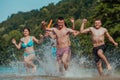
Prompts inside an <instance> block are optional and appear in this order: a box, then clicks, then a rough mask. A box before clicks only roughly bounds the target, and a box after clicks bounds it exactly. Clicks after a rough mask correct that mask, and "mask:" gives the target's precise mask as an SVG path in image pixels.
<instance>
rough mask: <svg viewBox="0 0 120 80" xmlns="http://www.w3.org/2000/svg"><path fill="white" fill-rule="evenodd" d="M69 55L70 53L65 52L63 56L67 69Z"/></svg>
mask: <svg viewBox="0 0 120 80" xmlns="http://www.w3.org/2000/svg"><path fill="white" fill-rule="evenodd" d="M68 57H69V54H68V53H64V54H63V56H62V62H63V65H64V68H65V70H67V69H68Z"/></svg>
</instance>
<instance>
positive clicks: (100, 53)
mask: <svg viewBox="0 0 120 80" xmlns="http://www.w3.org/2000/svg"><path fill="white" fill-rule="evenodd" d="M98 55H99V57H100V58H101V59H102V60H103V61H104V62H105V64H106V65H107V69H108V70H111V69H112V68H111V66H110V63H109V62H108V60H107V58H106V57H105V55H104V54H103V51H102V50H101V49H99V50H98Z"/></svg>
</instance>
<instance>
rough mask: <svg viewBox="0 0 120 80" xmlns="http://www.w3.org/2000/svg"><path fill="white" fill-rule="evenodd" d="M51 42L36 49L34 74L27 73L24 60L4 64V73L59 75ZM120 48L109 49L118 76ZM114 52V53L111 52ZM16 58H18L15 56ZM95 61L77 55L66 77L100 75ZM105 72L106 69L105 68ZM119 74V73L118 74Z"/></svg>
mask: <svg viewBox="0 0 120 80" xmlns="http://www.w3.org/2000/svg"><path fill="white" fill-rule="evenodd" d="M50 44H51V43H46V44H45V45H41V46H39V48H38V49H37V50H36V53H37V54H36V59H35V64H36V65H37V71H36V72H35V73H34V74H27V73H26V71H25V67H24V64H23V62H22V61H12V62H11V63H10V67H5V66H3V67H2V68H0V73H2V75H12V74H14V75H17V76H26V75H27V76H28V75H48V76H59V70H58V65H57V61H56V58H55V57H53V56H52V51H51V48H52V47H51V45H50ZM119 52H120V50H118V49H117V51H116V50H112V51H111V52H110V51H107V52H106V54H107V55H108V53H109V55H108V56H107V57H109V60H110V61H111V62H110V63H111V65H112V68H113V70H112V75H114V76H116V68H118V66H120V63H119V61H120V59H119V57H118V56H116V53H119ZM110 53H113V54H110ZM13 56H14V57H15V55H13ZM111 56H112V57H111ZM116 57H117V58H116ZM15 59H16V58H15ZM94 64H95V63H93V61H91V60H89V59H88V58H87V57H84V56H81V57H79V56H76V57H73V58H72V59H71V62H70V65H69V69H68V71H65V73H64V77H80V78H82V77H93V76H98V72H97V69H96V65H94ZM104 71H105V72H107V71H106V69H104ZM118 75H119V74H118Z"/></svg>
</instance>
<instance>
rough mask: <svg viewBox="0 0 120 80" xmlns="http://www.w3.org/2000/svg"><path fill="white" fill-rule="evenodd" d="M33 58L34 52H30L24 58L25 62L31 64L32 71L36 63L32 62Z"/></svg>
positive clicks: (34, 69)
mask: <svg viewBox="0 0 120 80" xmlns="http://www.w3.org/2000/svg"><path fill="white" fill-rule="evenodd" d="M34 58H35V55H34V54H31V55H29V56H28V57H26V58H25V62H26V63H27V64H28V65H30V66H32V68H33V70H32V72H35V71H36V65H34V64H33V59H34Z"/></svg>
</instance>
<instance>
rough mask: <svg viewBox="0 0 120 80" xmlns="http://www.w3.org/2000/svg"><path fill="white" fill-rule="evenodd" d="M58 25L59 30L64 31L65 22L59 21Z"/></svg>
mask: <svg viewBox="0 0 120 80" xmlns="http://www.w3.org/2000/svg"><path fill="white" fill-rule="evenodd" d="M57 24H58V28H59V29H62V28H63V26H64V20H58V21H57Z"/></svg>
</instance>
